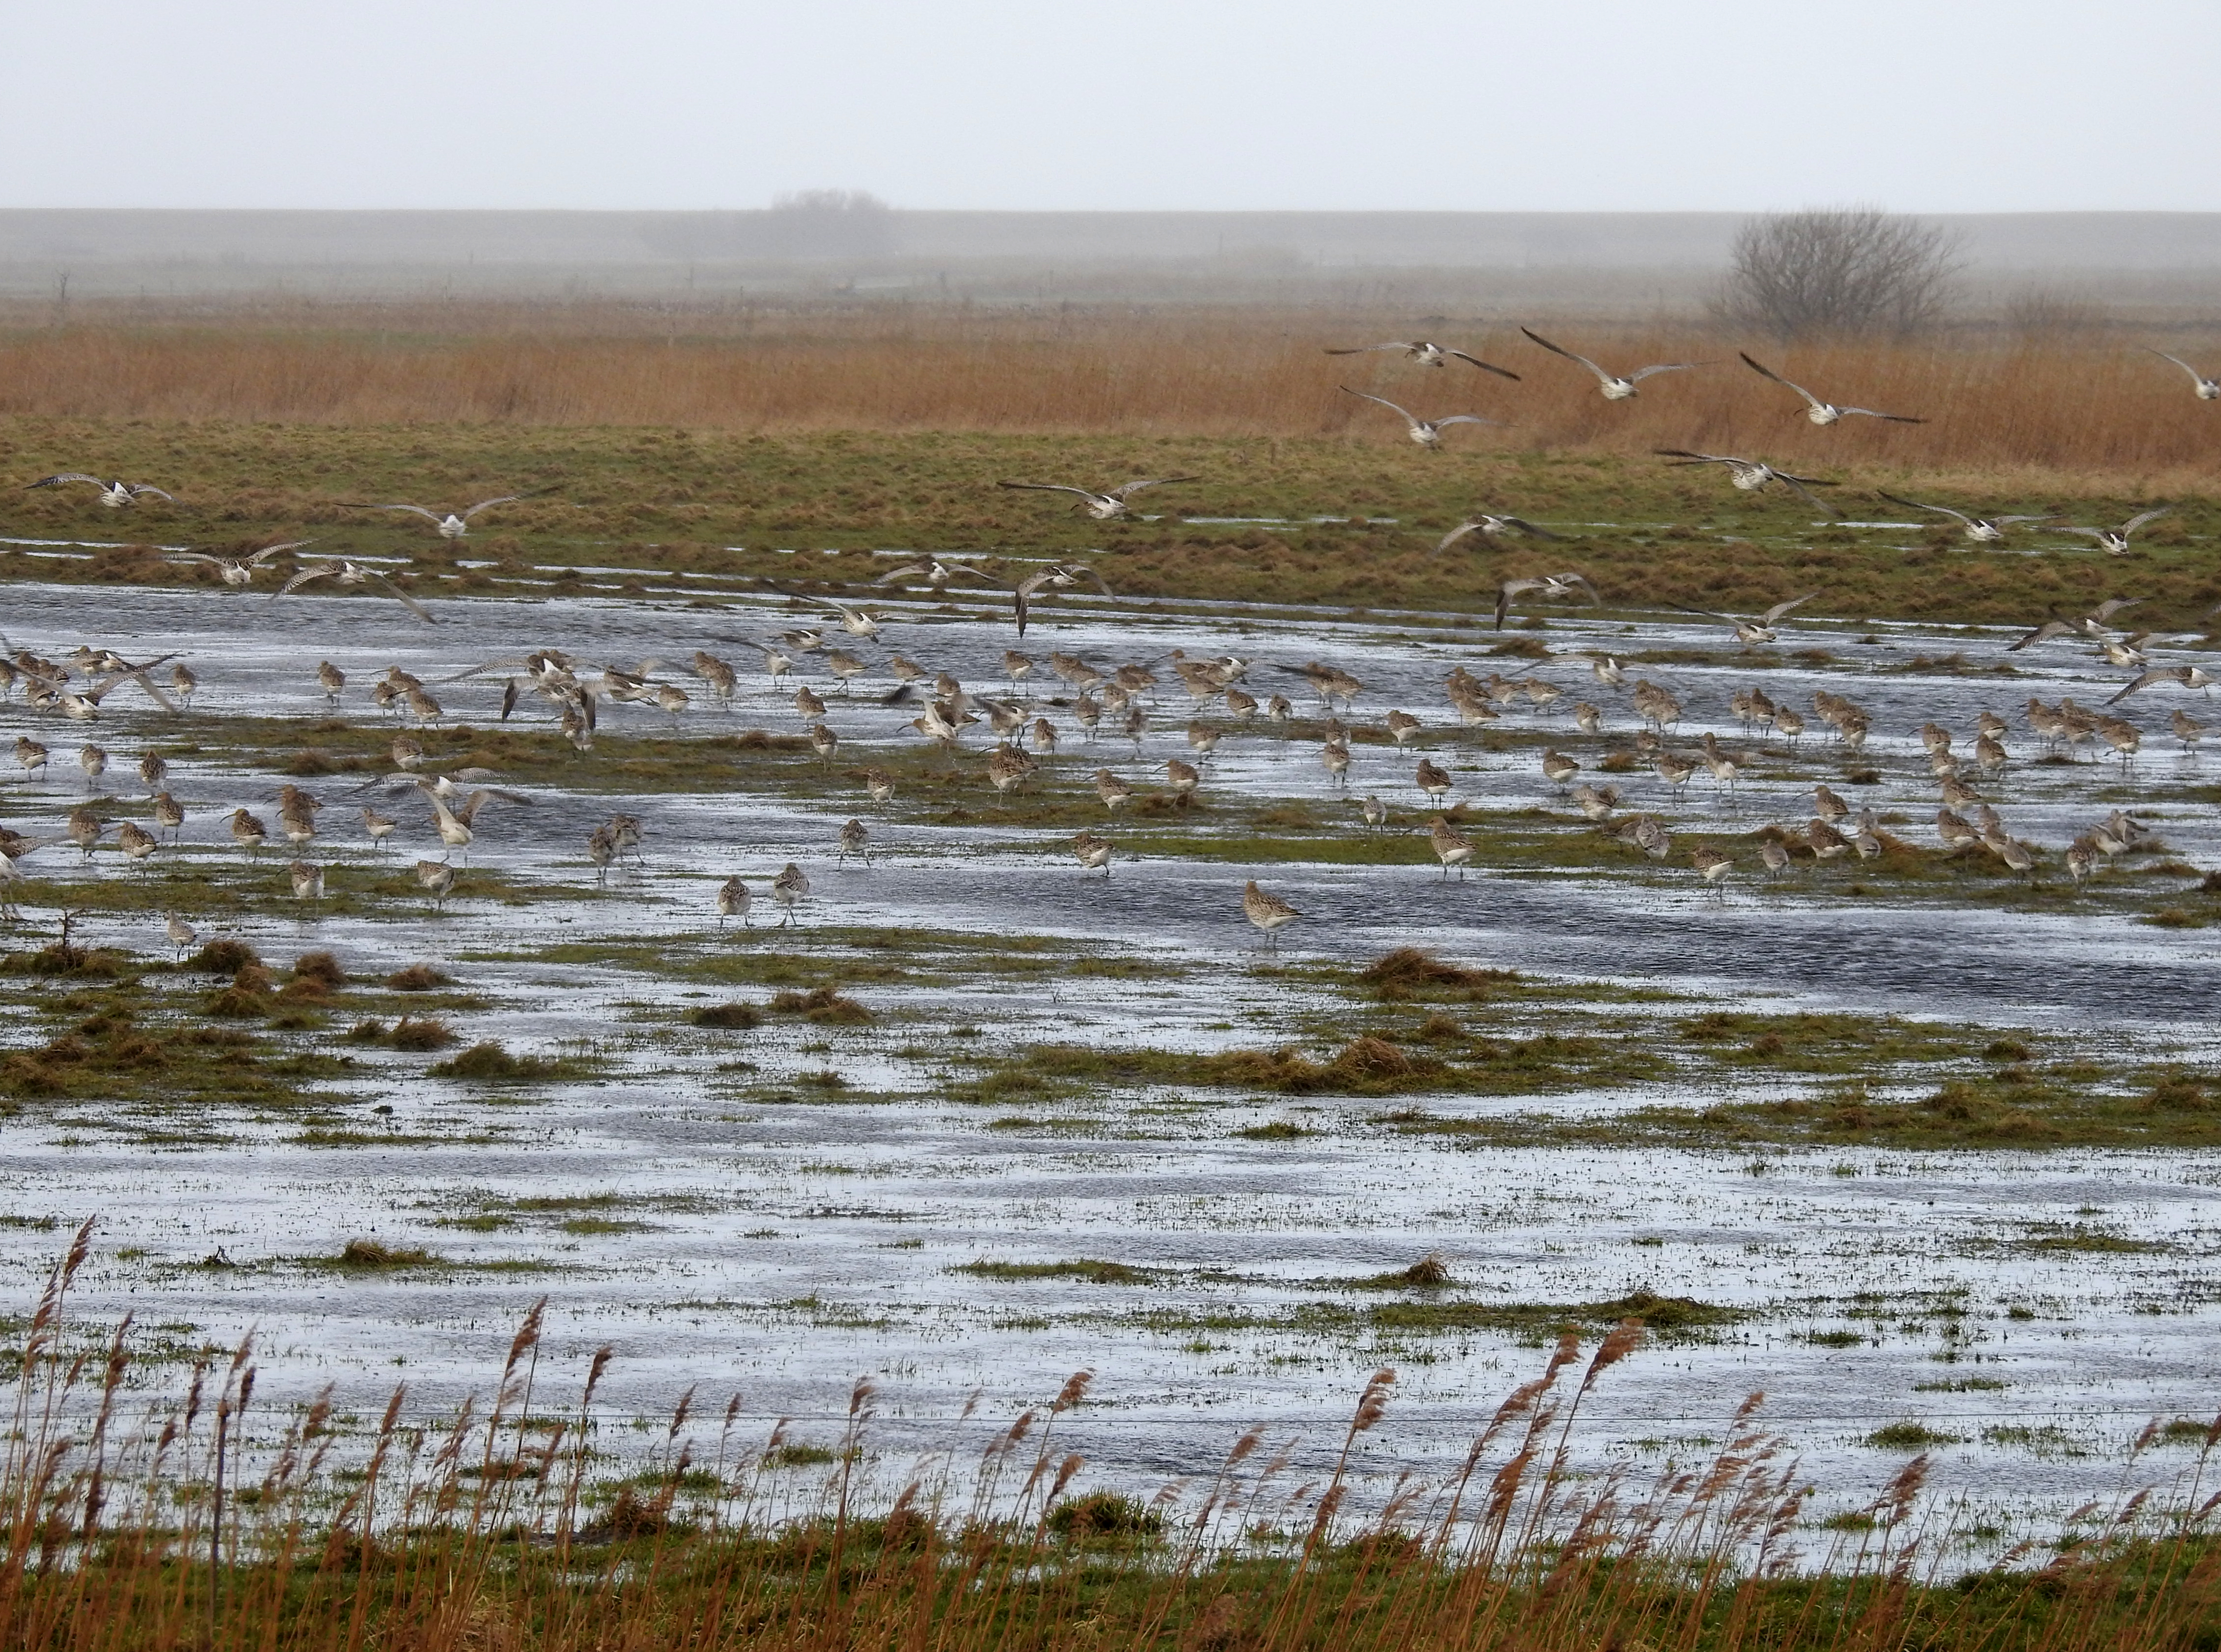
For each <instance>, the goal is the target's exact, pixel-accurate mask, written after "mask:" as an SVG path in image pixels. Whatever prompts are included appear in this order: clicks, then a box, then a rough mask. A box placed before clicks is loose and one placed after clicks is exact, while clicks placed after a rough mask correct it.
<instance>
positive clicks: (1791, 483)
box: [1774, 471, 1843, 516]
mask: <svg viewBox="0 0 2221 1652" xmlns="http://www.w3.org/2000/svg"><path fill="white" fill-rule="evenodd" d="M1774 480H1775V481H1777V482H1779V483H1780V484H1781V485H1783V486H1784V487H1786V488H1788V489H1789V490H1790V491H1792V492H1794V493H1795V494H1796V495H1797V496H1798V497H1800V498H1802V499H1803V500H1805V503H1807V504H1810V505H1811V507H1812V508H1813V509H1814V510H1824V511H1826V512H1827V513H1828V514H1829V515H1830V516H1842V514H1843V513H1842V511H1840V510H1836V507H1835V506H1833V505H1831V504H1829V503H1828V502H1827V501H1826V500H1824V499H1823V498H1822V497H1820V496H1819V495H1818V494H1817V493H1815V492H1813V491H1812V489H1813V488H1816V487H1833V486H1835V484H1834V483H1833V482H1824V481H1822V480H1821V479H1819V478H1818V477H1817V476H1792V475H1790V474H1789V472H1786V471H1776V472H1774Z"/></svg>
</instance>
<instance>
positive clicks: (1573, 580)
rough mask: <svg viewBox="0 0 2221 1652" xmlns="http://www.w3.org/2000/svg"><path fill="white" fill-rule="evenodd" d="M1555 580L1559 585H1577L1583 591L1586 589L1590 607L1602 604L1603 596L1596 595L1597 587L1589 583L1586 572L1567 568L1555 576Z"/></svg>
mask: <svg viewBox="0 0 2221 1652" xmlns="http://www.w3.org/2000/svg"><path fill="white" fill-rule="evenodd" d="M1557 580H1558V583H1559V584H1560V585H1579V586H1580V588H1581V589H1582V590H1583V591H1587V592H1588V593H1589V605H1590V606H1591V607H1599V606H1601V605H1602V604H1603V602H1604V598H1601V597H1599V596H1598V595H1597V588H1596V587H1595V586H1594V585H1591V584H1590V583H1589V581H1588V576H1587V575H1586V574H1585V573H1574V572H1573V570H1572V569H1570V568H1568V569H1567V570H1566V572H1565V573H1561V574H1559V575H1558V576H1557Z"/></svg>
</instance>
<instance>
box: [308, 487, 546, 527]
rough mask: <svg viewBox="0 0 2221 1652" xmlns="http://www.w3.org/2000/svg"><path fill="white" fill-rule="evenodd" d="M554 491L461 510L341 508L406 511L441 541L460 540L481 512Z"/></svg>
mask: <svg viewBox="0 0 2221 1652" xmlns="http://www.w3.org/2000/svg"><path fill="white" fill-rule="evenodd" d="M552 492H554V489H553V488H536V489H535V490H534V491H532V492H529V493H504V494H503V495H501V496H500V497H498V498H493V499H480V500H479V502H478V503H477V504H473V505H466V506H465V507H464V508H463V509H462V510H446V511H441V510H426V509H425V508H424V507H423V506H422V505H421V504H347V505H343V506H341V509H342V510H406V511H408V512H409V513H410V515H412V516H422V517H423V518H424V520H425V521H427V522H429V523H431V524H432V525H433V526H434V527H435V528H436V529H439V530H440V537H441V539H460V538H462V537H463V536H464V535H466V534H467V533H469V532H470V531H471V518H472V517H473V516H477V515H478V514H479V511H481V510H492V509H493V508H494V506H496V505H497V504H516V502H517V501H518V500H519V499H536V498H538V497H540V496H541V494H543V493H552Z"/></svg>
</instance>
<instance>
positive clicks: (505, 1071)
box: [426, 1041, 563, 1084]
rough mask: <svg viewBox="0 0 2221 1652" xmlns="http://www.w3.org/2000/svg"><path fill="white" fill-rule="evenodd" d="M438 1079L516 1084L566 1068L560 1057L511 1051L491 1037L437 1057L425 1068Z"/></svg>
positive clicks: (551, 1075) (541, 1077)
mask: <svg viewBox="0 0 2221 1652" xmlns="http://www.w3.org/2000/svg"><path fill="white" fill-rule="evenodd" d="M426 1070H427V1071H428V1072H429V1073H431V1074H432V1076H433V1077H434V1078H435V1079H479V1080H480V1081H481V1082H483V1083H488V1084H514V1083H517V1082H520V1081H522V1080H525V1079H549V1078H554V1077H555V1076H556V1075H557V1074H558V1073H560V1072H561V1071H562V1070H563V1064H562V1063H561V1062H560V1061H550V1060H548V1059H547V1057H546V1056H543V1055H512V1054H510V1053H509V1052H508V1051H507V1050H506V1049H504V1048H502V1047H501V1046H500V1045H499V1044H497V1043H495V1042H491V1041H488V1042H485V1043H483V1044H473V1045H472V1046H471V1047H470V1048H468V1049H466V1050H465V1051H464V1052H463V1053H462V1054H460V1055H456V1056H452V1057H450V1058H449V1059H448V1060H447V1061H435V1062H434V1063H433V1064H432V1065H431V1067H429V1068H427V1069H426Z"/></svg>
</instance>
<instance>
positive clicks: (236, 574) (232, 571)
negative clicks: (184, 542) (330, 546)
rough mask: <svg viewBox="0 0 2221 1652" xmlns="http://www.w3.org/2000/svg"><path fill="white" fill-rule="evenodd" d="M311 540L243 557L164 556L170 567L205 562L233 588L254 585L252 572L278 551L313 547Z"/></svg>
mask: <svg viewBox="0 0 2221 1652" xmlns="http://www.w3.org/2000/svg"><path fill="white" fill-rule="evenodd" d="M315 543H316V541H315V540H313V539H297V540H293V541H290V542H288V543H286V544H284V545H266V546H264V547H263V548H261V549H260V550H259V551H252V552H249V553H248V554H247V555H245V556H211V555H210V554H208V553H207V552H205V551H179V552H178V554H176V555H175V556H166V557H164V558H163V559H162V560H164V561H165V562H168V563H171V564H172V565H176V564H182V563H186V562H205V563H207V564H208V565H209V566H210V567H212V568H214V569H215V570H216V578H217V579H221V580H222V581H223V582H224V584H226V585H230V586H233V587H234V588H240V587H244V586H247V585H253V583H254V571H255V569H257V568H259V567H260V566H262V565H263V564H264V563H265V562H266V561H268V560H270V559H271V558H272V557H273V556H275V555H277V554H278V552H280V551H297V550H299V549H300V548H301V547H303V545H313V544H315Z"/></svg>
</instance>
